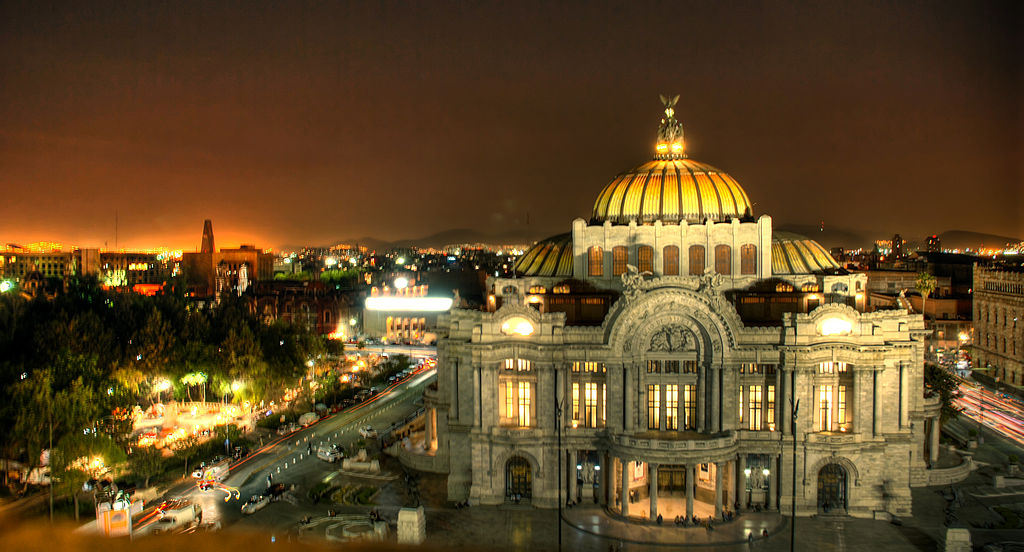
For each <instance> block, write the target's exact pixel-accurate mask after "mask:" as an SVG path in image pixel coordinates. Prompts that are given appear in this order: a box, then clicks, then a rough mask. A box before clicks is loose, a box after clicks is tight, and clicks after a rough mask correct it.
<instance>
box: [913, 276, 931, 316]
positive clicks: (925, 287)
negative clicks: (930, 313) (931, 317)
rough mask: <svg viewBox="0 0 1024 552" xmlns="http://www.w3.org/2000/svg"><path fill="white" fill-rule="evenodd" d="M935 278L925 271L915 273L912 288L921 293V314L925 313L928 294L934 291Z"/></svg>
mask: <svg viewBox="0 0 1024 552" xmlns="http://www.w3.org/2000/svg"><path fill="white" fill-rule="evenodd" d="M935 286H936V280H935V276H932V275H931V274H928V273H927V272H921V273H919V274H918V275H917V280H915V281H914V289H916V290H917V292H918V293H920V294H921V314H922V315H924V313H925V305H926V302H927V301H928V296H929V295H931V293H932V292H933V291H935Z"/></svg>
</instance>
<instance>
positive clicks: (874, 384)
mask: <svg viewBox="0 0 1024 552" xmlns="http://www.w3.org/2000/svg"><path fill="white" fill-rule="evenodd" d="M881 378H882V372H879V371H877V370H873V371H872V372H871V405H872V408H871V410H872V412H871V434H872V437H878V436H879V435H881V434H882V401H881V400H879V396H878V380H879V379H881Z"/></svg>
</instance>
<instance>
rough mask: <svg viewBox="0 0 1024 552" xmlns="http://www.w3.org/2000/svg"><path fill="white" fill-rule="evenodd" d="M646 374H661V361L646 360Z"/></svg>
mask: <svg viewBox="0 0 1024 552" xmlns="http://www.w3.org/2000/svg"><path fill="white" fill-rule="evenodd" d="M647 373H648V374H660V373H661V361H660V360H648V361H647Z"/></svg>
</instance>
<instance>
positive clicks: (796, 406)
mask: <svg viewBox="0 0 1024 552" xmlns="http://www.w3.org/2000/svg"><path fill="white" fill-rule="evenodd" d="M789 404H790V406H791V407H792V408H793V421H792V429H793V504H792V510H791V511H792V514H791V517H792V518H793V519H791V520H790V522H789V551H790V552H794V551H795V550H796V414H797V412H799V411H800V399H797V400H796V402H795V403H794V402H793V398H792V397H790V399H789Z"/></svg>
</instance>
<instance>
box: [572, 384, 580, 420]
mask: <svg viewBox="0 0 1024 552" xmlns="http://www.w3.org/2000/svg"><path fill="white" fill-rule="evenodd" d="M572 423H573V424H579V423H580V384H578V383H574V384H572Z"/></svg>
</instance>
